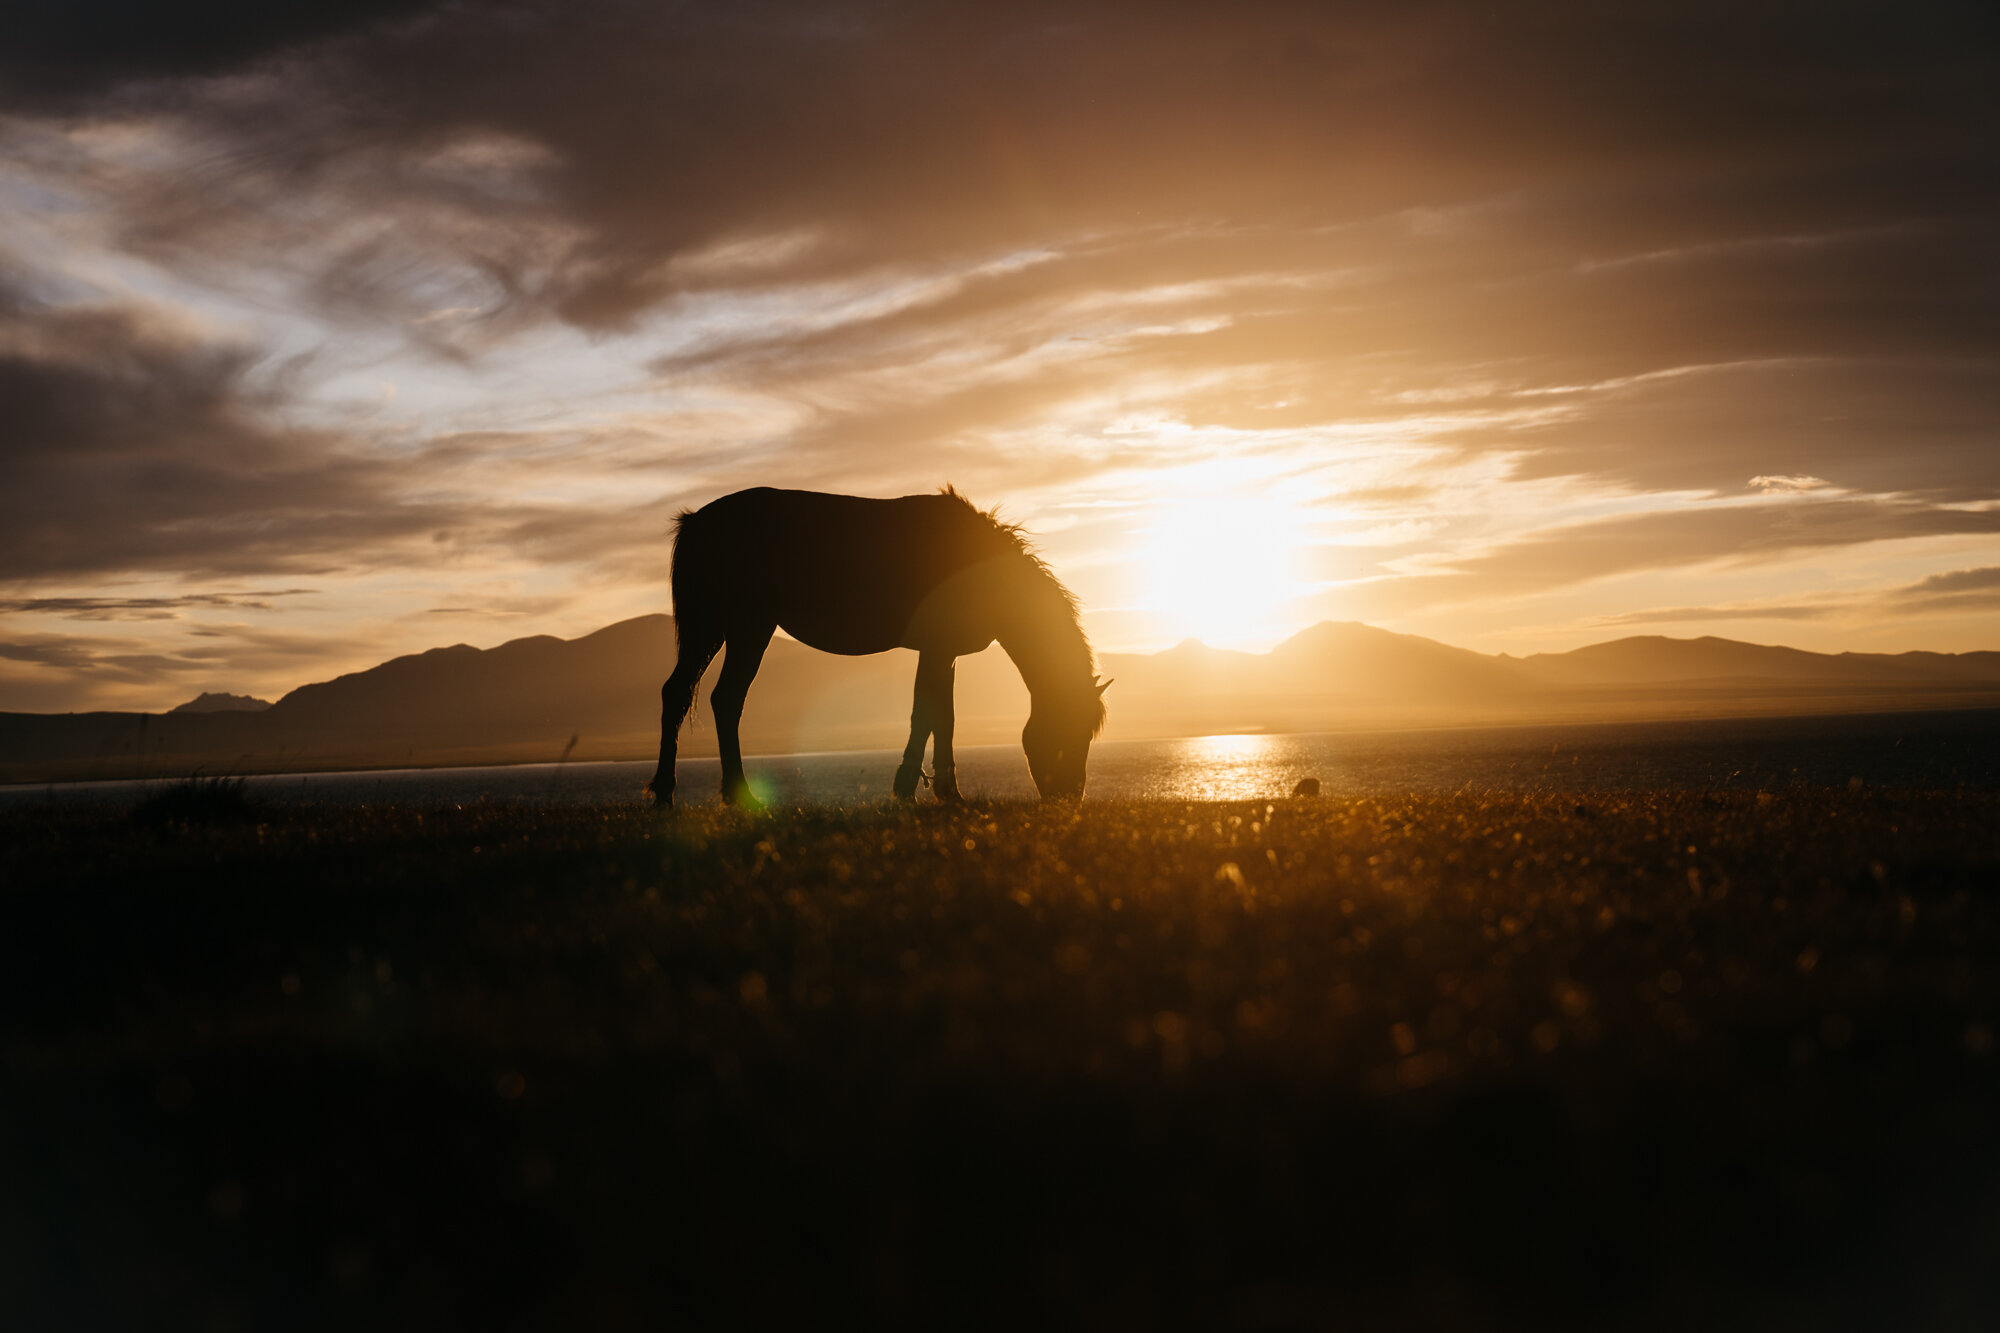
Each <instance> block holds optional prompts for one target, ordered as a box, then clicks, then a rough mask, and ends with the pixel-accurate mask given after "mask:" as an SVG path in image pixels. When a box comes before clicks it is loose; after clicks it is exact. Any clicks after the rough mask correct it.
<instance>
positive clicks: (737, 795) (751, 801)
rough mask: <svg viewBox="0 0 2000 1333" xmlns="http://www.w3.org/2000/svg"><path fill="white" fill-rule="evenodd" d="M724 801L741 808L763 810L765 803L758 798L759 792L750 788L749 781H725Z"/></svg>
mask: <svg viewBox="0 0 2000 1333" xmlns="http://www.w3.org/2000/svg"><path fill="white" fill-rule="evenodd" d="M722 803H723V804H724V805H733V806H735V807H736V808H737V809H739V810H762V809H763V808H764V803H763V802H762V801H760V800H758V799H757V793H756V792H753V791H751V790H750V784H749V783H747V782H725V783H723V784H722Z"/></svg>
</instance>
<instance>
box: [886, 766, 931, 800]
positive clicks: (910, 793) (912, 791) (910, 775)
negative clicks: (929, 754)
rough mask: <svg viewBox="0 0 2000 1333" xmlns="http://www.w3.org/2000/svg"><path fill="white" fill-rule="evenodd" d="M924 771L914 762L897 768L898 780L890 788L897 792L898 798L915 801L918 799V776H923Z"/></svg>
mask: <svg viewBox="0 0 2000 1333" xmlns="http://www.w3.org/2000/svg"><path fill="white" fill-rule="evenodd" d="M922 771H923V770H921V769H920V768H918V767H916V766H915V765H913V764H905V765H904V766H903V767H901V768H899V769H897V770H896V781H895V782H894V784H892V786H891V787H890V790H891V791H893V792H895V793H896V799H897V800H899V801H914V800H916V799H917V778H918V777H919V776H921V774H922Z"/></svg>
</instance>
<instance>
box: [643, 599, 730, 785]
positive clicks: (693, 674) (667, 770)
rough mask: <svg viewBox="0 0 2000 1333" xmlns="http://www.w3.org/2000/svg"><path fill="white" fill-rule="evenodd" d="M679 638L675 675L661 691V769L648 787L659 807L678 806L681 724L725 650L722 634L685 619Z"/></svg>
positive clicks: (682, 622)
mask: <svg viewBox="0 0 2000 1333" xmlns="http://www.w3.org/2000/svg"><path fill="white" fill-rule="evenodd" d="M679 636H680V653H679V656H677V657H676V658H675V660H674V674H673V675H671V676H668V677H667V683H666V684H664V685H662V686H661V687H660V765H659V767H658V768H656V769H654V770H653V780H652V781H651V782H649V783H647V784H646V790H647V791H649V792H651V793H653V804H655V805H672V804H673V803H674V758H675V754H676V751H677V750H678V748H679V738H680V731H681V723H682V722H685V721H686V720H687V715H688V710H689V709H690V708H692V707H694V692H695V688H696V687H697V686H699V685H700V684H701V673H702V672H704V671H706V670H708V664H709V663H710V662H711V661H713V660H714V658H715V654H716V653H717V651H719V650H720V649H721V647H722V635H721V634H720V633H718V632H715V631H712V630H707V629H705V628H702V627H698V626H696V625H692V624H690V623H688V621H687V620H685V619H683V620H682V621H681V622H680V624H679Z"/></svg>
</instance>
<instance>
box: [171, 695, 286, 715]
mask: <svg viewBox="0 0 2000 1333" xmlns="http://www.w3.org/2000/svg"><path fill="white" fill-rule="evenodd" d="M270 706H271V702H270V700H268V699H253V698H251V697H250V696H249V695H247V694H214V693H210V692H208V691H203V692H202V693H200V694H197V695H196V696H195V697H194V698H192V699H190V700H188V701H187V702H186V703H184V704H180V705H178V706H177V707H175V708H174V709H172V710H171V711H173V712H176V713H261V712H263V711H264V710H265V709H266V708H269V707H270Z"/></svg>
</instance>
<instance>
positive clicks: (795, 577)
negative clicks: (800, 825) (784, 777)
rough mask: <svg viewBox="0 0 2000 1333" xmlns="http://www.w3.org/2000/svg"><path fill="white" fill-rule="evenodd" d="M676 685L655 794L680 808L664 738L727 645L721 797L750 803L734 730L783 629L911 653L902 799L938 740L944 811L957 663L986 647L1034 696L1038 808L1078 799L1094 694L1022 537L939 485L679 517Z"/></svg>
mask: <svg viewBox="0 0 2000 1333" xmlns="http://www.w3.org/2000/svg"><path fill="white" fill-rule="evenodd" d="M673 586H674V632H675V635H676V636H677V638H678V640H679V644H680V656H679V660H678V661H676V662H675V663H674V673H673V675H671V676H669V677H668V678H667V683H666V684H665V685H664V686H662V687H661V688H660V766H659V769H658V771H656V772H655V773H654V774H653V780H652V782H651V783H650V784H649V785H648V788H647V789H648V790H649V791H651V792H652V793H653V799H654V800H655V801H656V802H657V803H658V804H660V805H671V804H672V803H673V799H674V752H675V737H676V736H677V734H678V733H679V731H680V728H681V722H682V721H683V720H684V719H685V718H686V717H687V715H688V710H689V709H690V708H692V707H693V706H694V692H695V687H696V686H697V685H698V684H699V683H700V681H701V676H702V672H704V671H705V670H707V669H708V664H709V662H710V661H711V660H713V659H714V657H715V655H716V653H717V652H718V651H721V649H722V648H723V646H724V645H725V644H726V645H727V646H728V650H729V651H728V653H727V655H726V656H725V657H724V658H723V662H722V676H721V679H719V680H718V681H717V682H716V685H715V691H714V696H713V698H712V700H711V703H712V704H713V706H714V708H715V736H716V741H717V744H718V745H719V746H720V747H721V750H722V796H723V799H724V800H726V801H728V802H730V803H731V804H748V803H752V802H753V800H754V798H753V797H752V796H751V795H750V789H749V786H748V785H747V784H746V783H745V782H744V780H743V752H742V746H741V743H740V741H739V739H738V736H737V725H738V723H739V722H740V721H741V720H742V717H743V700H744V697H745V696H746V695H747V694H748V693H749V690H750V681H751V679H752V678H753V677H755V676H756V674H757V667H758V665H759V664H760V663H762V661H763V660H764V649H765V648H766V647H767V646H768V645H769V644H770V642H771V635H772V633H773V632H774V631H776V630H777V629H780V628H782V629H783V630H784V631H785V632H786V633H787V634H789V635H791V636H792V637H793V638H795V639H797V640H798V641H799V642H801V643H804V644H807V645H810V646H811V647H814V648H818V649H820V650H821V651H823V652H829V653H843V654H846V655H848V656H857V657H858V656H862V655H865V654H868V653H881V652H887V651H888V650H889V649H891V648H914V649H916V650H917V688H916V702H915V704H914V705H913V706H912V708H911V709H910V740H909V744H907V745H906V746H904V747H903V762H902V766H901V767H899V768H898V769H897V770H896V781H895V793H896V795H898V796H900V797H903V798H904V799H909V798H911V797H914V796H915V795H916V791H917V779H918V778H919V777H920V776H921V775H922V772H923V759H924V743H925V742H926V741H927V740H929V739H930V738H932V737H933V736H935V737H936V738H937V749H936V754H935V759H936V767H935V770H934V778H933V781H934V785H935V788H936V791H937V795H938V799H939V800H941V801H946V802H957V801H958V800H959V799H960V797H959V792H958V779H957V775H956V771H955V768H954V765H953V763H952V757H951V732H952V699H951V694H952V678H953V674H954V670H953V663H954V660H955V659H956V658H959V657H962V656H964V655H965V654H967V653H977V652H981V651H984V650H985V648H986V647H987V646H988V645H989V644H991V643H992V642H993V641H994V640H995V639H998V640H999V641H1000V646H1001V647H1002V648H1003V649H1005V650H1006V652H1007V655H1008V656H1009V657H1011V658H1013V659H1014V665H1015V666H1016V667H1017V668H1019V669H1020V672H1021V679H1022V681H1023V682H1025V683H1026V685H1027V687H1028V693H1029V695H1030V696H1031V699H1032V706H1031V708H1030V710H1029V715H1028V724H1027V726H1026V727H1024V728H1023V729H1022V731H1021V748H1022V749H1024V750H1026V751H1027V754H1028V772H1029V773H1030V774H1032V775H1033V777H1034V779H1035V786H1036V788H1037V789H1038V790H1039V791H1040V792H1041V794H1042V795H1043V796H1044V797H1075V796H1081V795H1082V794H1083V770H1084V764H1085V762H1086V761H1087V760H1088V758H1089V756H1090V742H1091V740H1092V738H1093V737H1095V736H1096V735H1097V733H1098V730H1099V729H1100V728H1102V727H1103V725H1104V700H1103V697H1102V696H1103V694H1104V690H1105V687H1106V686H1108V685H1109V684H1110V682H1109V681H1106V682H1104V684H1099V683H1098V682H1097V678H1096V676H1095V674H1094V671H1095V666H1094V659H1093V658H1092V656H1091V652H1090V641H1089V640H1088V639H1086V638H1084V635H1083V627H1082V626H1081V625H1080V624H1078V623H1077V608H1076V599H1075V598H1074V597H1072V596H1070V593H1069V590H1068V589H1067V588H1065V587H1063V585H1062V584H1061V583H1060V582H1059V581H1057V579H1056V576H1055V575H1054V574H1052V573H1050V572H1049V567H1048V566H1047V565H1045V564H1043V563H1042V561H1041V559H1040V558H1039V557H1038V556H1036V555H1035V553H1034V551H1033V550H1032V549H1031V548H1030V547H1029V546H1028V543H1027V541H1026V540H1025V539H1024V538H1023V536H1022V534H1021V531H1020V529H1019V528H1018V527H1016V526H1015V525H1013V524H1010V523H1003V522H1001V521H1000V520H999V519H997V518H995V517H994V516H993V515H992V514H990V513H986V512H984V511H982V510H979V509H975V508H974V507H973V505H972V502H971V501H969V500H967V499H966V498H965V497H964V496H962V495H960V494H959V493H958V492H957V491H955V490H953V489H952V488H951V487H949V486H947V487H945V488H944V490H943V491H942V492H941V493H940V494H937V495H906V496H903V497H902V498H901V499H896V500H866V499H862V498H860V497H859V496H853V495H825V494H822V493H820V492H817V491H780V490H773V489H771V488H770V487H768V486H759V487H757V488H755V489H754V490H747V491H738V492H736V493H735V494H734V495H725V496H723V497H722V498H721V499H720V500H716V501H714V502H713V503H711V504H706V505H703V506H702V507H701V508H700V509H696V510H693V511H691V512H684V513H682V514H681V516H680V518H679V519H678V520H676V522H675V527H674V560H673Z"/></svg>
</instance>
